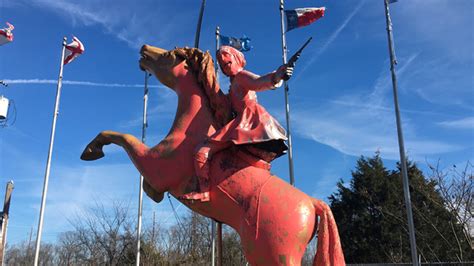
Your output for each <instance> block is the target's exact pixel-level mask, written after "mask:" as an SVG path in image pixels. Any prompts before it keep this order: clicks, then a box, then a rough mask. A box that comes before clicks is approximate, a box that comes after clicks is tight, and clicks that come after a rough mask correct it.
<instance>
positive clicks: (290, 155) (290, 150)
mask: <svg viewBox="0 0 474 266" xmlns="http://www.w3.org/2000/svg"><path fill="white" fill-rule="evenodd" d="M284 18H285V14H284V0H280V20H281V47H282V50H283V64H286V60H287V59H286V52H287V47H286V35H285V22H284ZM283 84H284V87H285V111H286V133H287V135H288V164H289V170H290V184H291V185H293V186H294V185H295V175H294V170H293V143H292V141H291V131H290V102H289V99H288V91H289V88H288V82H286V81H284V83H283Z"/></svg>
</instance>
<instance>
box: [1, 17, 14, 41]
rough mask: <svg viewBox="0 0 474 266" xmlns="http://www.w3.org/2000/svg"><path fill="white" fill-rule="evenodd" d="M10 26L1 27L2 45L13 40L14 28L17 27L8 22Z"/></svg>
mask: <svg viewBox="0 0 474 266" xmlns="http://www.w3.org/2000/svg"><path fill="white" fill-rule="evenodd" d="M6 24H7V26H8V28H3V29H0V46H1V45H4V44H7V43H9V42H12V41H13V33H12V30H13V29H14V28H15V27H13V25H12V24H10V23H8V22H7V23H6Z"/></svg>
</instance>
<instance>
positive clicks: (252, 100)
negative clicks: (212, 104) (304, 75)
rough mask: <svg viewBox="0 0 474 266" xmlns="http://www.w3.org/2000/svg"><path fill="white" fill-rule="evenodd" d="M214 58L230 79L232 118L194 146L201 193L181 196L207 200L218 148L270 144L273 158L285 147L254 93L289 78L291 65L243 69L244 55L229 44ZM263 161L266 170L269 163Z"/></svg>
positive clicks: (276, 126) (283, 137) (280, 132)
mask: <svg viewBox="0 0 474 266" xmlns="http://www.w3.org/2000/svg"><path fill="white" fill-rule="evenodd" d="M217 61H218V62H219V65H220V67H221V70H222V72H223V73H224V74H225V75H226V76H228V77H229V78H230V90H229V98H230V102H231V107H232V111H233V113H234V115H235V117H234V118H233V119H232V120H231V121H230V122H228V123H227V124H226V125H225V126H224V127H222V128H220V129H219V130H217V131H216V132H215V133H214V134H213V135H211V136H210V137H209V138H208V139H207V140H206V141H205V142H204V143H202V144H201V145H199V146H198V147H197V149H196V152H195V155H194V158H195V162H194V164H195V170H196V174H197V176H198V179H199V184H200V192H191V193H188V194H185V195H184V196H183V198H184V199H190V200H201V201H209V168H210V166H209V164H210V161H211V160H212V156H213V155H214V154H216V153H218V152H219V151H221V150H224V149H226V148H229V147H230V146H232V145H245V144H246V145H249V144H250V145H258V147H259V148H260V149H262V147H264V148H263V149H265V147H271V152H273V153H275V156H274V158H276V157H279V156H281V155H282V154H284V153H285V152H286V150H287V149H288V147H287V146H286V144H285V141H286V140H287V137H286V132H285V130H284V128H283V127H282V126H281V125H280V124H279V123H278V121H277V120H276V119H275V118H273V117H272V116H271V115H270V114H269V113H268V112H267V111H266V110H265V108H263V106H261V105H260V104H258V102H257V95H256V92H258V91H264V90H269V89H274V88H276V87H280V86H281V84H282V83H283V78H284V77H285V78H286V79H288V78H289V77H291V75H292V73H293V67H291V66H288V65H282V66H280V67H279V68H278V69H277V70H276V71H273V72H271V73H268V74H266V75H263V76H258V75H256V74H254V73H252V72H250V71H247V70H245V69H244V67H245V64H246V61H245V57H244V55H243V54H242V53H241V52H240V51H238V50H237V49H235V48H233V47H231V46H222V47H221V48H220V49H219V50H218V51H217ZM262 144H263V145H262ZM265 144H270V145H265ZM274 158H273V159H274ZM266 164H267V165H268V169H269V168H270V167H269V166H270V165H269V163H266Z"/></svg>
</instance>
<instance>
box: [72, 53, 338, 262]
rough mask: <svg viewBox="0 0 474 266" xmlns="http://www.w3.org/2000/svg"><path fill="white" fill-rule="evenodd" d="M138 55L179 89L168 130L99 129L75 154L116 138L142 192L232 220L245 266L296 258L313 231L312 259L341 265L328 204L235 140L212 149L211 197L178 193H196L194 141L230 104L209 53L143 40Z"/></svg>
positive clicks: (96, 154) (210, 130)
mask: <svg viewBox="0 0 474 266" xmlns="http://www.w3.org/2000/svg"><path fill="white" fill-rule="evenodd" d="M141 54H142V56H143V58H142V59H141V60H140V67H141V68H142V69H144V70H147V71H148V72H150V73H153V74H154V75H155V76H156V77H157V78H158V79H159V80H160V81H161V82H162V83H163V84H165V85H166V86H168V87H170V88H171V89H172V90H174V91H175V92H176V93H177V95H178V111H177V114H176V117H175V121H174V122H173V126H172V128H171V130H170V132H169V134H168V135H167V136H166V137H165V139H164V140H163V141H161V142H160V143H159V144H158V145H156V146H154V147H152V148H148V147H147V146H146V145H144V144H143V143H141V142H140V141H139V140H138V139H137V138H135V137H133V136H131V135H128V134H121V133H117V132H113V131H104V132H101V133H100V134H99V135H98V136H97V137H96V138H95V139H94V140H93V141H92V142H91V143H90V144H89V145H88V146H87V147H86V149H85V151H84V153H83V154H82V156H81V158H82V159H85V160H95V159H98V158H101V157H102V156H104V154H103V152H102V148H103V146H104V145H108V144H117V145H120V146H121V147H123V148H124V149H125V151H126V152H127V153H128V155H129V157H130V158H131V160H132V161H133V163H134V164H135V166H136V167H137V169H138V170H139V171H140V173H141V174H142V175H143V176H144V190H145V192H146V193H147V195H148V196H150V197H151V198H152V199H154V200H155V201H157V202H159V201H161V200H162V198H163V193H164V192H166V191H168V192H169V193H171V194H172V195H173V196H174V197H176V198H177V199H179V200H180V201H181V202H182V203H183V204H185V205H186V206H188V207H189V208H191V209H192V210H194V211H196V212H198V213H200V214H202V215H205V216H207V217H211V218H213V219H215V220H218V221H221V222H223V223H225V224H228V225H230V226H231V227H232V228H234V229H235V230H236V231H237V233H238V234H239V235H240V238H241V243H242V247H243V250H244V253H245V256H246V258H247V261H248V262H249V263H250V264H251V265H300V264H301V258H302V256H303V254H304V251H305V248H306V246H307V244H308V243H309V241H310V240H311V238H312V237H313V236H314V234H315V233H316V231H318V247H317V253H316V257H315V260H314V264H315V265H344V264H345V263H344V255H343V253H342V248H341V244H340V242H339V235H338V231H337V226H336V223H335V221H334V218H333V216H332V213H331V210H330V209H329V207H328V205H327V204H326V203H324V202H322V201H320V200H317V199H314V198H312V197H310V196H308V195H306V194H304V193H303V192H301V191H300V190H298V189H297V188H295V187H293V186H291V185H290V184H288V183H286V182H285V181H283V180H282V179H280V178H278V177H276V176H273V175H271V174H270V172H269V171H268V170H267V169H262V168H260V167H255V166H254V164H253V161H252V160H254V161H258V159H255V158H253V159H252V155H249V154H248V153H246V152H245V151H242V150H241V149H240V148H239V147H238V146H236V145H234V146H232V148H231V149H227V150H224V151H222V152H219V153H218V154H216V155H215V158H214V159H213V160H212V163H211V164H210V169H211V173H212V174H211V176H210V178H209V184H208V185H209V195H210V197H211V200H210V201H206V202H202V201H200V200H197V201H193V200H185V199H183V195H186V194H189V193H191V192H193V191H198V192H199V182H198V180H197V178H196V175H195V171H194V166H193V162H194V152H195V148H196V146H197V145H198V144H200V143H203V142H204V140H205V139H206V138H208V137H209V136H211V135H213V134H214V133H215V132H216V130H217V129H219V128H221V127H222V125H223V124H225V123H223V121H222V119H224V118H225V117H227V115H226V111H223V112H222V110H223V109H222V108H224V109H225V108H228V106H227V107H226V105H227V103H228V101H227V100H226V99H227V98H226V96H224V95H223V94H222V93H221V92H220V90H219V88H218V85H217V83H216V80H215V75H214V67H213V64H212V60H211V59H210V58H211V57H210V55H209V54H207V53H206V54H205V53H202V52H201V51H199V50H197V49H190V48H183V49H175V50H173V51H166V50H163V49H160V48H156V47H151V46H144V47H143V48H142V51H141ZM241 72H243V71H240V72H239V73H241ZM229 73H232V72H229ZM225 110H228V109H225ZM217 114H219V115H217ZM224 120H225V119H224ZM243 153H244V154H245V155H240V154H243ZM318 217H319V223H318Z"/></svg>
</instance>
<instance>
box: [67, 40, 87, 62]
mask: <svg viewBox="0 0 474 266" xmlns="http://www.w3.org/2000/svg"><path fill="white" fill-rule="evenodd" d="M82 53H84V45H83V44H82V42H81V41H79V39H78V38H76V37H74V36H73V37H72V42H71V43H70V44H68V45H66V51H65V54H64V64H68V63H70V62H71V61H72V60H74V59H75V58H76V57H78V56H79V55H81V54H82Z"/></svg>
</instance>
